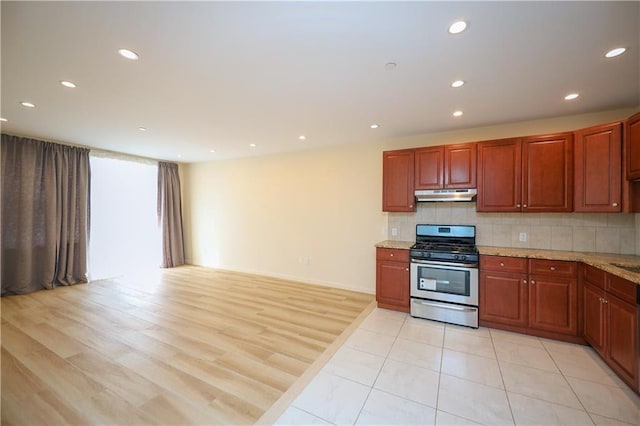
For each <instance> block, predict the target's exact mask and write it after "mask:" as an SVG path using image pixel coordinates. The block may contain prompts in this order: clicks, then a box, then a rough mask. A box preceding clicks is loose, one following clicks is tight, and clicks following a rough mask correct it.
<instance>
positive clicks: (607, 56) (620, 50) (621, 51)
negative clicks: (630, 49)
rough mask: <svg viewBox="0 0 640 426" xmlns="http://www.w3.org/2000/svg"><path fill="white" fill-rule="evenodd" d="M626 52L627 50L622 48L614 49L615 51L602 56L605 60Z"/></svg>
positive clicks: (612, 50)
mask: <svg viewBox="0 0 640 426" xmlns="http://www.w3.org/2000/svg"><path fill="white" fill-rule="evenodd" d="M626 51H627V49H626V48H624V47H616V48H615V49H611V50H610V51H608V52H607V53H605V55H604V56H605V57H606V58H615V57H616V56H620V55H622V54H623V53H624V52H626Z"/></svg>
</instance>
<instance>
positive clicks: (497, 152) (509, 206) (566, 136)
mask: <svg viewBox="0 0 640 426" xmlns="http://www.w3.org/2000/svg"><path fill="white" fill-rule="evenodd" d="M572 209H573V134H571V133H561V134H556V135H546V136H533V137H527V138H522V139H521V138H515V139H502V140H497V141H488V142H480V143H478V202H477V211H480V212H520V211H522V212H570V211H572Z"/></svg>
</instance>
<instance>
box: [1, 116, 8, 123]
mask: <svg viewBox="0 0 640 426" xmlns="http://www.w3.org/2000/svg"><path fill="white" fill-rule="evenodd" d="M0 121H2V122H3V123H6V122H7V121H9V120H7V119H6V118H4V117H0Z"/></svg>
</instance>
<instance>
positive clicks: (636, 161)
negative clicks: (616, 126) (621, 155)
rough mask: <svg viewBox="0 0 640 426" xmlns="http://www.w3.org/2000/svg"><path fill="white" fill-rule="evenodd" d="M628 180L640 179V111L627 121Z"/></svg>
mask: <svg viewBox="0 0 640 426" xmlns="http://www.w3.org/2000/svg"><path fill="white" fill-rule="evenodd" d="M625 133H626V141H625V143H626V147H625V148H626V163H627V167H626V169H627V180H635V179H640V113H638V114H635V115H633V116H631V117H629V119H628V120H627V122H626V132H625Z"/></svg>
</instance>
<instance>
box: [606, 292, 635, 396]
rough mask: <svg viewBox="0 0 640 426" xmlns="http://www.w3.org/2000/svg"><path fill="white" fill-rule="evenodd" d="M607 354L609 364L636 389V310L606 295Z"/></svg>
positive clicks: (633, 306) (630, 305)
mask: <svg viewBox="0 0 640 426" xmlns="http://www.w3.org/2000/svg"><path fill="white" fill-rule="evenodd" d="M606 305H607V323H608V327H607V332H608V335H607V337H608V339H607V355H608V359H609V365H610V366H611V368H612V369H613V370H614V371H615V372H616V373H618V374H619V375H620V377H621V378H622V379H623V380H624V381H625V382H627V384H629V385H631V386H632V387H633V388H634V389H636V390H638V310H637V308H636V306H635V304H634V305H632V304H630V303H627V302H624V301H623V300H620V299H618V298H617V297H615V296H612V295H608V296H607V303H606Z"/></svg>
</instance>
